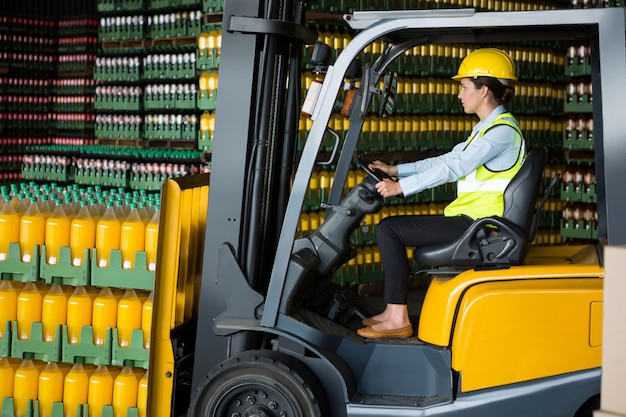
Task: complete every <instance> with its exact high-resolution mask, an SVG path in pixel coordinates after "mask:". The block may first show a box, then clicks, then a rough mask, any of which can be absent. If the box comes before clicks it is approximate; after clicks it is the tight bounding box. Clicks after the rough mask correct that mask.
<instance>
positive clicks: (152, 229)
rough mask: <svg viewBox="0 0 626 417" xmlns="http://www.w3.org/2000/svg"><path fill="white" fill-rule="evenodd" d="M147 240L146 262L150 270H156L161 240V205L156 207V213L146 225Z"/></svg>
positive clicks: (145, 247) (145, 246)
mask: <svg viewBox="0 0 626 417" xmlns="http://www.w3.org/2000/svg"><path fill="white" fill-rule="evenodd" d="M145 235H146V240H145V245H144V249H145V251H146V262H147V263H148V270H149V271H154V270H156V256H157V245H158V241H159V207H158V206H157V207H156V211H155V212H154V215H153V216H152V218H151V219H150V222H149V223H148V224H147V225H146V232H145Z"/></svg>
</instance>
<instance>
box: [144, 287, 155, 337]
mask: <svg viewBox="0 0 626 417" xmlns="http://www.w3.org/2000/svg"><path fill="white" fill-rule="evenodd" d="M153 301H154V293H153V292H151V293H150V295H148V298H146V301H144V302H143V306H142V307H141V330H142V331H143V347H144V348H146V349H150V335H151V329H152V303H153Z"/></svg>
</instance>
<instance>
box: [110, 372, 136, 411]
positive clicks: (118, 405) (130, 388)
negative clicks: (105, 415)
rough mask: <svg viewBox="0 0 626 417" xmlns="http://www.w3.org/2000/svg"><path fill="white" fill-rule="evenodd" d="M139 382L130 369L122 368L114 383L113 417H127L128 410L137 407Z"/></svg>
mask: <svg viewBox="0 0 626 417" xmlns="http://www.w3.org/2000/svg"><path fill="white" fill-rule="evenodd" d="M138 388H139V381H138V379H137V375H135V372H134V371H133V369H132V368H130V367H124V368H122V371H121V372H120V373H119V375H117V377H116V378H115V381H114V382H113V416H114V417H126V414H127V412H128V409H129V408H131V407H137V390H138Z"/></svg>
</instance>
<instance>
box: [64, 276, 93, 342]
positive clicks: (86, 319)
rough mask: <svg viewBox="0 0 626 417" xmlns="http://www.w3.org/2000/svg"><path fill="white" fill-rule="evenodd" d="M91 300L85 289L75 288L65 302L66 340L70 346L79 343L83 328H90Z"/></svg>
mask: <svg viewBox="0 0 626 417" xmlns="http://www.w3.org/2000/svg"><path fill="white" fill-rule="evenodd" d="M92 314H93V300H92V298H91V296H90V295H89V294H88V293H87V290H85V287H82V286H79V287H76V289H75V290H74V292H73V293H72V295H71V296H70V297H69V298H68V300H67V339H68V341H69V343H70V344H71V345H75V344H78V343H80V335H81V332H82V328H83V326H91V316H92Z"/></svg>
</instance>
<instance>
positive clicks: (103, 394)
mask: <svg viewBox="0 0 626 417" xmlns="http://www.w3.org/2000/svg"><path fill="white" fill-rule="evenodd" d="M111 370H113V368H111ZM114 379H115V375H114V373H112V372H110V371H109V368H107V366H106V365H99V366H98V367H97V368H96V370H95V371H94V372H93V374H91V376H90V377H89V386H88V389H87V405H88V406H89V416H88V417H102V407H104V406H105V405H112V404H113V381H114Z"/></svg>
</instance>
